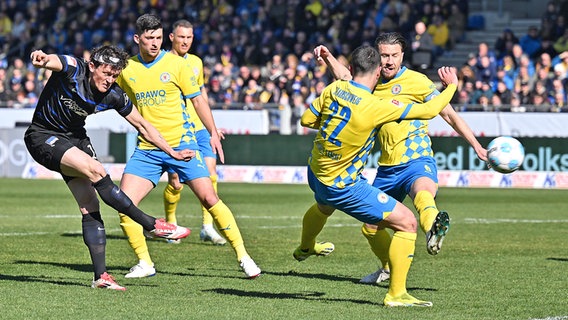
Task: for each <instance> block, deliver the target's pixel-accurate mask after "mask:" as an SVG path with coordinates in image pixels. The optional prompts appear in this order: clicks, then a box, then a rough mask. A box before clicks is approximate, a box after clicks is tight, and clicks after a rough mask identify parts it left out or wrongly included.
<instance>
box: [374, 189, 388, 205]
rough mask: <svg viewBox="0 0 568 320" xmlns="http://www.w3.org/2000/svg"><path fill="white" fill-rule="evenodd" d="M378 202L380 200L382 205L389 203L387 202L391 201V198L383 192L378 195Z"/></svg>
mask: <svg viewBox="0 0 568 320" xmlns="http://www.w3.org/2000/svg"><path fill="white" fill-rule="evenodd" d="M377 200H379V202H380V203H387V201H389V196H387V194H386V193H384V192H381V193H379V194H378V195H377Z"/></svg>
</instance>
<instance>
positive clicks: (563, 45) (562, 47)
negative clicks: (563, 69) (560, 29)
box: [552, 29, 568, 52]
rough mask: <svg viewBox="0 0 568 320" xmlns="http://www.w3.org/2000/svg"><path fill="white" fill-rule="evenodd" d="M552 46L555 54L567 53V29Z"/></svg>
mask: <svg viewBox="0 0 568 320" xmlns="http://www.w3.org/2000/svg"><path fill="white" fill-rule="evenodd" d="M552 46H553V48H554V50H556V52H564V51H568V29H566V30H564V33H563V34H562V35H561V36H560V37H558V38H557V39H556V41H555V42H554V44H553V45H552Z"/></svg>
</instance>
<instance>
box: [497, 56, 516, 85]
mask: <svg viewBox="0 0 568 320" xmlns="http://www.w3.org/2000/svg"><path fill="white" fill-rule="evenodd" d="M499 67H500V68H503V71H505V74H506V76H507V77H509V78H511V79H513V80H514V79H515V69H516V68H515V62H514V60H513V57H512V56H510V55H506V56H504V57H503V60H502V61H501V64H500V65H499Z"/></svg>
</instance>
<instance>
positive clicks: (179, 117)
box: [117, 50, 201, 150]
mask: <svg viewBox="0 0 568 320" xmlns="http://www.w3.org/2000/svg"><path fill="white" fill-rule="evenodd" d="M117 83H118V84H119V85H120V87H121V88H123V89H124V91H126V93H127V94H128V96H129V97H130V99H132V101H133V102H134V104H135V105H136V107H137V109H138V111H139V112H140V114H141V115H142V117H144V119H146V120H148V122H150V123H151V124H152V125H153V126H154V127H156V129H158V131H159V132H160V133H161V134H162V136H163V137H164V139H165V140H166V141H167V142H168V144H169V145H170V146H171V147H173V148H175V147H178V146H180V144H182V143H183V144H184V145H187V146H189V147H192V148H195V149H197V148H198V147H197V142H196V140H195V125H194V123H193V122H192V121H191V119H190V114H189V113H188V112H187V109H188V108H186V100H187V99H190V98H193V97H196V96H198V95H200V94H201V92H200V90H199V86H198V85H197V80H196V78H195V76H194V75H193V74H192V72H191V70H190V69H189V68H188V67H187V61H186V60H185V59H183V58H181V57H178V56H176V55H174V54H172V53H168V52H166V51H164V50H162V51H161V52H160V53H159V54H158V56H157V57H156V59H154V61H152V62H150V63H146V62H144V60H142V58H141V57H140V55H137V56H134V57H131V58H130V59H129V61H128V66H127V67H126V68H125V69H124V70H123V71H122V73H121V74H120V76H119V77H118V79H117ZM138 139H139V144H138V147H139V148H140V149H145V150H150V149H156V147H155V146H154V145H153V144H151V143H150V142H149V141H146V140H145V139H144V138H143V137H142V136H141V135H139V136H138Z"/></svg>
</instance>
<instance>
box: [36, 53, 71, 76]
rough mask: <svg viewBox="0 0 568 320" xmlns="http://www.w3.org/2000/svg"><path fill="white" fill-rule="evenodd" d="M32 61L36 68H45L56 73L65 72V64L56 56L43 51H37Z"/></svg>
mask: <svg viewBox="0 0 568 320" xmlns="http://www.w3.org/2000/svg"><path fill="white" fill-rule="evenodd" d="M30 59H31V61H32V65H33V66H34V67H36V68H45V69H49V70H51V71H55V72H59V71H61V70H63V64H62V63H61V60H59V58H58V57H57V55H55V54H47V53H45V52H43V51H42V50H35V51H33V52H32V53H31V55H30Z"/></svg>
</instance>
